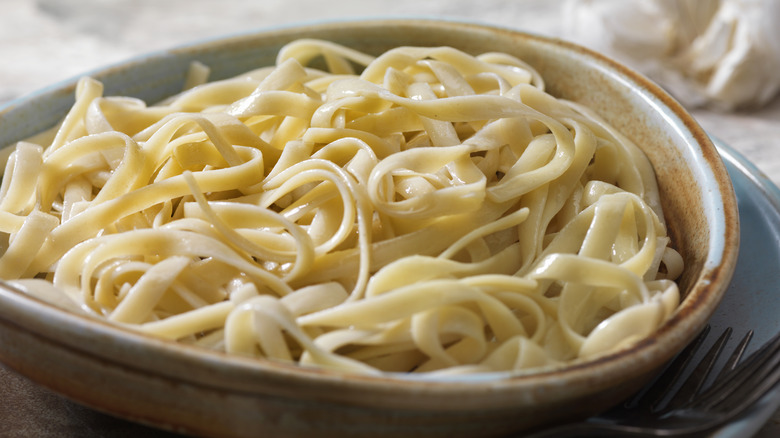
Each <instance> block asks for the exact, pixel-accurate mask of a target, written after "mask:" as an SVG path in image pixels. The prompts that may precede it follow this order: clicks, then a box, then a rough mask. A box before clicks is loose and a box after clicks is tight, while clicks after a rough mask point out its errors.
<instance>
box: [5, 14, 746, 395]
mask: <svg viewBox="0 0 780 438" xmlns="http://www.w3.org/2000/svg"><path fill="white" fill-rule="evenodd" d="M422 26H425V27H428V28H432V27H435V28H438V29H443V30H448V29H451V30H452V31H453V32H462V31H464V30H466V31H472V32H483V33H500V34H504V35H507V36H509V37H511V38H515V39H518V40H525V41H534V42H536V43H541V44H545V45H551V46H556V47H557V48H559V49H562V50H564V51H569V52H576V53H577V54H579V55H580V56H583V57H587V58H590V59H592V60H593V61H594V62H595V63H597V64H599V65H600V67H601V68H604V69H609V70H613V71H615V72H617V75H619V76H620V77H621V78H622V79H623V80H624V81H628V82H631V83H633V84H634V85H635V86H636V87H637V88H639V89H640V90H641V92H643V93H645V94H646V95H648V96H650V97H651V98H652V99H655V100H657V101H658V102H660V104H661V105H662V106H665V107H666V109H667V110H668V111H669V112H670V113H672V114H673V116H674V117H676V118H677V119H679V120H680V121H682V123H683V124H684V129H685V130H687V131H688V132H689V133H690V135H691V136H692V138H693V139H694V142H695V143H696V144H697V145H698V146H699V147H700V148H701V153H702V154H703V156H704V159H705V161H706V164H707V166H708V167H709V168H710V171H711V172H712V174H713V175H715V179H716V183H717V185H718V192H717V193H713V194H712V196H716V195H721V199H720V201H721V202H722V204H723V208H722V213H723V215H724V220H725V227H724V231H723V236H722V239H723V242H724V243H723V248H722V251H721V253H720V254H713V253H712V251H713V249H712V248H710V254H708V260H709V259H712V258H714V259H718V258H720V262H718V263H716V266H714V267H712V268H709V267H707V266H704V267H703V269H702V272H701V273H700V275H699V276H698V278H696V280H695V282H694V283H693V285H692V287H691V288H690V290H689V291H688V292H687V295H686V297H685V299H684V301H683V302H682V303H681V305H680V307H679V309H678V310H677V312H676V313H675V314H674V315H673V316H672V317H671V318H670V319H669V320H667V321H666V322H665V323H664V324H663V325H662V326H661V327H660V328H659V329H658V330H657V332H656V333H655V334H653V335H652V336H650V337H648V338H646V339H644V340H642V341H640V342H638V343H636V344H634V345H632V346H631V347H629V348H626V349H622V350H620V351H616V352H614V353H611V354H607V355H604V356H601V357H598V358H596V359H594V360H586V361H580V362H576V363H573V364H570V365H567V366H565V367H562V368H558V369H550V370H542V371H536V372H530V373H520V374H512V375H507V374H501V376H505V377H495V378H493V377H489V376H486V377H484V378H482V377H480V378H475V379H464V380H458V379H449V380H446V381H437V380H426V379H424V378H423V379H419V378H407V377H396V376H393V375H381V376H372V375H355V374H348V373H344V372H340V371H331V370H323V369H311V368H305V367H300V366H297V365H294V364H287V363H279V362H273V361H265V360H257V359H252V358H245V357H239V356H234V355H228V354H225V353H221V352H216V351H210V350H206V349H202V348H199V347H193V346H188V345H183V344H180V343H177V342H175V341H168V340H163V339H158V338H155V337H151V336H149V335H145V334H142V333H137V332H133V331H131V330H125V329H123V328H121V327H118V326H115V325H112V324H110V323H108V322H104V321H102V320H98V319H95V318H92V317H88V316H83V315H78V314H75V313H70V312H67V311H64V310H61V309H59V308H57V307H55V306H52V305H50V304H48V303H45V302H42V301H39V300H37V299H35V298H32V297H29V296H27V295H26V294H23V293H22V292H19V291H16V290H15V289H14V288H12V287H10V286H8V285H5V284H3V285H2V286H3V287H2V288H0V298H2V299H5V300H8V301H9V302H12V303H13V304H14V306H15V307H17V308H18V309H19V313H18V314H19V320H18V321H19V323H18V325H20V326H25V327H24V328H25V329H27V330H29V331H31V332H37V333H41V334H42V335H43V336H45V337H48V338H50V339H54V338H55V337H56V338H57V339H56V341H57V342H59V343H61V344H64V345H68V347H69V348H71V349H74V350H80V351H82V352H83V353H84V354H85V355H92V356H95V357H96V358H99V359H100V360H103V361H110V362H113V361H117V363H118V364H119V365H121V366H125V367H128V368H133V369H135V370H137V371H140V372H143V373H147V374H152V375H158V376H165V378H168V379H171V380H173V381H179V382H182V383H186V384H190V385H195V386H201V387H205V388H208V387H213V388H215V389H218V390H226V389H227V388H228V387H230V388H232V389H233V390H235V391H238V392H244V393H257V394H274V393H275V391H277V390H281V391H282V392H287V393H289V396H290V397H294V394H295V389H296V388H301V387H304V386H305V387H307V388H312V389H313V388H317V389H319V390H321V391H322V393H323V394H328V395H327V398H328V400H331V401H334V402H342V403H347V404H348V403H350V394H353V393H355V392H361V393H366V392H370V393H376V394H377V399H378V400H379V399H383V400H385V401H382V400H379V401H378V403H382V404H385V403H386V404H387V405H388V406H391V405H393V406H401V407H409V408H414V409H437V406H434V405H431V400H432V399H435V400H439V401H445V400H447V399H452V398H456V399H461V400H463V399H462V398H468V397H474V396H477V395H480V394H481V395H484V396H485V397H484V398H479V399H480V400H481V401H480V406H481V407H482V408H485V409H488V408H490V407H491V406H495V407H497V408H498V407H504V406H506V405H507V404H508V403H509V404H512V403H515V404H517V403H520V402H518V401H512V400H515V399H516V398H517V397H518V394H525V395H524V397H525V398H527V399H528V402H529V403H531V402H533V399H536V398H537V397H538V398H539V399H544V398H546V397H547V396H546V395H545V392H546V391H547V389H549V388H561V387H567V388H568V391H570V392H568V396H567V397H576V396H578V395H587V393H589V392H592V391H593V390H594V388H595V389H596V390H598V389H599V388H609V387H610V386H612V385H613V384H614V382H616V381H621V379H625V378H627V377H630V376H634V375H638V374H646V373H649V372H652V371H653V370H654V369H656V368H657V367H658V366H660V365H661V364H662V363H663V362H665V361H666V360H667V359H669V358H670V357H671V356H672V355H673V354H674V353H675V352H676V351H678V350H679V349H681V348H682V347H683V346H684V345H685V344H686V343H687V342H688V341H689V340H690V339H692V338H693V336H695V334H696V332H697V331H698V329H700V328H701V327H703V326H704V324H705V323H706V321H707V319H709V317H710V316H711V314H712V312H713V311H714V310H715V307H716V306H717V304H718V303H719V302H720V298H721V297H722V295H723V293H724V292H725V290H726V288H727V286H728V282H729V280H730V278H731V276H732V274H733V272H734V269H735V266H736V257H737V249H738V244H739V218H738V210H737V205H736V198H735V196H734V192H733V188H732V186H731V180H730V179H729V177H728V174H727V172H726V168H725V166H724V164H723V162H722V161H721V159H720V157H719V155H718V153H717V151H716V149H715V147H714V145H713V144H712V143H711V141H710V139H709V137H708V136H707V135H706V133H705V132H704V131H703V129H702V128H701V127H700V126H699V125H698V124H697V123H696V122H695V120H694V119H693V118H692V116H691V115H690V114H688V113H687V112H686V111H685V110H684V109H683V107H682V106H681V105H680V104H679V103H678V102H677V101H675V100H674V99H673V98H671V97H670V96H669V95H668V94H667V93H666V92H664V91H663V90H662V89H661V88H660V87H659V86H657V85H656V84H655V83H653V82H651V81H649V80H648V79H646V78H645V77H644V76H642V75H640V74H638V73H636V72H634V71H633V70H631V69H628V68H626V67H624V66H622V65H620V64H618V63H616V62H614V61H612V60H610V59H608V58H606V57H604V56H602V55H600V54H598V53H596V52H593V51H591V50H588V49H585V48H582V47H579V46H577V45H574V44H571V43H567V42H563V41H559V40H556V39H552V38H547V37H543V36H538V35H532V34H527V33H524V32H520V31H515V30H510V29H501V28H496V27H492V26H484V25H479V24H469V23H461V22H452V21H442V20H427V19H424V20H409V19H403V20H367V21H366V20H362V21H343V22H342V21H340V22H330V23H324V24H315V25H311V26H309V27H306V26H304V27H301V26H296V27H290V28H282V29H274V30H271V31H267V32H265V31H264V32H256V33H251V34H246V35H239V36H236V37H233V38H223V39H219V40H215V41H213V42H207V43H203V44H195V45H192V46H187V47H183V48H178V49H176V50H173V51H170V53H187V52H190V51H196V50H198V49H199V48H200V49H202V48H203V47H204V46H209V45H216V46H219V45H222V44H225V43H226V42H228V41H229V42H231V43H235V42H240V41H241V40H243V39H244V38H248V40H255V39H259V38H262V37H263V36H264V35H272V36H273V37H274V38H276V39H285V38H286V37H290V36H295V35H297V34H299V33H300V32H301V31H306V30H317V29H336V28H338V29H344V30H349V29H353V30H355V29H370V28H373V27H396V28H397V29H398V30H399V32H400V31H402V29H403V28H405V27H414V28H420V27H422ZM249 43H251V41H249ZM142 61H143V60H141V61H139V62H142ZM131 64H132V63H126V64H122V65H119V66H117V67H113V68H109V69H104V70H101V71H102V72H104V73H105V74H110V73H111V72H115V71H118V70H121V69H122V68H127V66H129V65H131ZM123 66H124V67H123ZM68 87H75V82H74V83H73V84H70V85H67V84H66V85H65V86H64V87H63V90H64V91H65V92H69V91H68ZM71 90H72V88H71ZM60 91H61V90H58V92H60ZM710 241H712V237H711V238H710ZM3 297H4V298H3ZM35 318H37V319H38V320H39V321H38V322H35V321H33V320H34V319H35ZM11 323H12V324H15V323H14V321H11ZM51 327H57V328H58V330H57V333H55V334H52V333H51V332H52V330H51ZM47 328H49V330H47ZM85 336H99V337H104V338H111V339H112V340H114V343H115V344H116V345H117V348H118V349H119V350H121V351H124V352H133V351H134V352H140V351H142V352H143V355H144V358H143V359H142V360H138V361H136V362H132V363H128V362H122V361H120V360H119V359H114V358H112V357H111V356H109V355H108V353H106V352H102V351H99V350H96V349H93V348H90V346H89V345H88V344H85V343H83V342H80V341H79V337H82V338H83V337H85ZM168 365H171V366H172V367H171V368H169V367H168ZM185 368H195V369H200V370H204V371H205V372H206V374H207V375H209V376H211V378H207V379H203V378H202V376H199V377H198V378H197V379H194V380H192V379H190V378H188V375H187V374H186V373H181V372H180V370H182V369H185ZM225 385H227V386H225ZM285 388H288V389H285ZM411 395H413V397H410V396H411ZM417 397H419V399H420V401H419V402H418V401H415V398H417ZM445 404H446V403H445ZM462 406H463V409H468V408H469V407H470V404H469V403H464V404H462ZM438 407H441V406H438Z"/></svg>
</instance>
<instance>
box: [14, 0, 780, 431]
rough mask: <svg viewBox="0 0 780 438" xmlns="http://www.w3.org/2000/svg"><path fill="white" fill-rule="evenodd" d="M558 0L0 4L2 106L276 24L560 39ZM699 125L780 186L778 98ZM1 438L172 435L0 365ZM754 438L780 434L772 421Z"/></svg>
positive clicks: (700, 115)
mask: <svg viewBox="0 0 780 438" xmlns="http://www.w3.org/2000/svg"><path fill="white" fill-rule="evenodd" d="M561 5H562V1H561V0H488V1H479V2H478V1H468V0H434V1H426V2H422V1H419V0H393V1H376V0H339V1H334V2H320V1H315V0H265V1H248V0H247V1H244V0H221V1H208V0H164V1H160V0H3V1H2V5H1V6H2V14H0V56H1V57H2V59H3V63H2V64H0V104H2V103H4V102H7V101H10V100H13V99H15V98H19V97H23V96H24V95H26V94H29V93H32V92H34V91H36V90H38V89H41V88H43V87H45V86H48V85H51V84H53V83H56V82H58V81H60V80H64V79H68V78H71V77H73V76H76V75H79V74H82V73H84V72H87V71H90V70H92V69H96V68H99V67H103V66H106V65H109V64H112V63H116V62H120V61H123V60H126V59H128V58H130V57H133V56H136V55H140V54H143V53H148V52H151V51H156V50H164V49H167V48H171V47H174V46H177V45H180V44H185V43H190V42H194V41H200V40H206V39H209V38H212V37H218V36H225V35H231V34H237V33H242V32H246V31H250V30H254V29H260V28H264V27H270V26H281V25H287V24H294V23H300V22H311V21H317V20H331V19H344V18H377V17H394V18H398V17H418V18H419V17H436V18H446V19H454V20H466V21H476V22H481V23H486V24H493V25H499V26H503V27H511V28H517V29H521V30H525V31H529V32H533V33H540V34H546V35H553V36H557V35H559V34H560V31H561V29H560V28H559V26H560V20H559V16H560V8H561ZM692 113H693V115H694V116H695V117H696V118H697V119H698V121H699V123H701V125H702V126H703V127H704V128H705V129H706V130H707V131H708V132H709V133H710V134H711V135H713V136H715V137H718V138H720V139H721V140H723V141H724V142H726V143H727V144H729V145H730V146H732V147H733V148H734V149H736V150H737V151H739V152H741V153H742V154H744V155H745V156H746V157H747V158H748V159H749V160H751V161H752V162H753V163H755V164H756V165H757V167H758V168H759V169H760V170H761V171H762V172H764V173H765V174H766V175H767V176H768V177H769V179H771V180H772V181H774V182H775V183H776V184H780V153H778V151H777V150H776V149H778V148H780V99H775V100H774V101H773V102H772V103H771V104H770V105H768V106H767V107H766V108H763V109H761V110H756V111H751V112H739V113H722V112H715V111H708V110H701V109H697V110H693V111H692ZM0 425H2V431H0V435H3V436H19V437H22V436H24V437H27V436H36V437H47V436H52V437H54V436H56V437H71V436H73V437H76V436H79V437H100V436H112V437H123V436H137V435H138V434H140V433H144V434H145V435H146V436H166V435H167V434H166V433H164V432H160V431H155V430H150V429H146V428H145V427H143V426H140V425H136V424H133V423H128V422H124V421H121V420H116V419H114V418H112V417H109V416H107V415H103V414H100V413H98V412H95V411H92V410H90V409H87V408H84V407H81V406H80V405H77V404H75V403H72V402H70V401H68V400H66V399H64V398H62V397H60V396H58V395H56V394H53V393H51V392H49V391H48V390H45V389H43V388H40V387H38V386H36V385H35V384H33V383H31V382H29V381H27V380H26V379H24V378H22V377H20V376H18V375H16V374H15V373H13V372H11V371H9V370H7V369H5V368H3V367H2V366H0ZM757 436H758V437H762V438H763V437H774V436H780V415H775V416H774V417H773V418H772V419H770V421H769V422H768V423H767V424H766V426H765V427H764V428H763V429H762V430H761V431H760V432H759V433H758V435H757Z"/></svg>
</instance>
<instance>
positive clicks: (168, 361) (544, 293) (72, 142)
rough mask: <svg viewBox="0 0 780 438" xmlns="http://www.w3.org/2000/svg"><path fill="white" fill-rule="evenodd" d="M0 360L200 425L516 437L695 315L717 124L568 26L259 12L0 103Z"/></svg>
mask: <svg viewBox="0 0 780 438" xmlns="http://www.w3.org/2000/svg"><path fill="white" fill-rule="evenodd" d="M0 144H2V145H3V146H4V149H2V150H3V152H4V155H3V157H4V160H5V163H6V164H5V166H4V173H3V179H2V185H1V186H0V228H2V236H3V242H2V248H3V250H2V256H0V278H2V280H3V281H2V287H1V288H0V360H2V362H4V363H5V364H6V365H7V366H8V367H10V368H11V369H14V370H16V371H18V372H20V373H21V374H23V375H26V376H28V377H29V378H31V379H33V380H34V381H36V382H38V383H40V384H41V385H43V386H46V387H48V388H51V389H53V390H54V391H56V392H59V393H61V394H64V395H65V396H67V397H70V398H72V399H74V400H76V401H78V402H80V403H83V404H85V405H87V406H91V407H94V408H96V409H99V410H102V411H105V412H108V413H111V414H114V415H117V416H120V417H123V418H127V419H131V420H135V421H140V422H143V423H147V424H151V425H155V426H158V427H163V428H170V429H173V430H177V431H182V432H186V433H192V434H197V435H209V436H249V435H256V434H258V433H264V434H268V435H270V436H306V435H311V434H316V435H317V436H323V435H327V436H401V435H403V436H448V437H453V436H473V435H480V436H503V435H506V434H509V433H512V432H517V431H521V430H527V429H528V428H532V427H538V426H543V425H546V424H554V423H556V422H561V421H566V420H570V419H573V418H577V417H582V416H586V415H589V414H593V413H595V412H598V411H599V410H603V409H605V408H607V407H609V406H611V405H613V404H615V403H617V402H618V401H620V400H622V399H624V398H626V397H627V396H629V395H630V394H631V393H632V392H633V391H635V390H637V389H638V388H639V387H640V386H641V385H642V384H643V383H645V382H646V381H647V380H648V379H650V378H651V377H652V376H653V374H654V373H656V372H657V371H658V370H659V369H660V368H661V367H662V366H663V365H664V364H665V363H666V362H667V361H668V360H670V358H672V357H673V356H674V355H675V354H676V353H677V352H678V351H679V350H680V349H681V348H682V347H683V346H684V345H685V344H686V343H687V342H688V341H690V340H691V339H692V338H693V337H694V336H695V335H696V334H697V332H698V331H699V330H701V329H702V327H703V326H704V325H705V324H706V322H707V320H708V318H709V317H710V315H711V314H712V312H713V311H714V309H715V307H716V306H717V304H718V302H719V301H720V299H721V297H722V295H723V293H724V292H725V290H726V287H727V285H728V282H729V280H730V277H731V275H732V273H733V271H734V267H735V259H736V254H737V247H738V238H739V237H738V236H739V230H738V215H737V207H736V201H735V198H734V193H733V190H732V187H731V183H730V180H729V178H728V175H727V173H726V170H725V167H724V165H723V163H722V162H721V161H720V159H719V157H718V154H717V153H716V150H715V148H714V147H713V145H712V144H711V142H710V140H709V139H708V137H707V136H706V135H705V133H704V132H703V131H702V129H701V128H700V127H699V126H698V124H697V123H696V122H695V121H694V120H693V119H692V117H691V116H690V115H689V114H688V113H686V112H685V110H684V109H683V108H682V107H681V106H680V105H679V104H678V103H677V102H675V101H674V100H673V99H672V98H671V97H669V96H668V95H667V94H666V93H665V92H664V91H663V90H661V89H660V88H659V87H658V86H656V85H655V84H653V83H651V82H650V81H648V80H647V79H645V78H644V77H642V76H640V75H638V74H637V73H635V72H633V71H631V70H629V69H627V68H625V67H623V66H621V65H619V64H617V63H615V62H613V61H611V60H609V59H607V58H605V57H603V56H600V55H599V54H596V53H592V52H590V51H588V50H585V49H583V48H580V47H578V46H575V45H573V44H570V43H566V42H561V41H558V40H553V39H548V38H544V37H540V36H535V35H529V34H525V33H521V32H517V31H514V30H508V29H499V28H493V27H488V26H481V25H475V24H464V23H455V22H445V21H430V20H380V21H350V22H338V23H321V24H316V25H305V26H296V27H286V28H280V29H272V30H263V31H258V32H255V33H250V34H246V35H240V36H233V37H227V38H224V39H220V40H216V41H209V42H204V43H197V44H192V45H189V46H185V47H181V48H177V49H175V50H170V51H166V52H161V53H154V54H150V55H148V56H145V57H142V58H138V59H134V60H131V61H128V62H126V63H123V64H120V65H116V66H112V67H110V68H106V69H103V70H99V71H95V72H92V73H90V74H87V75H85V76H83V77H80V78H76V79H74V80H72V81H68V82H66V83H63V84H59V85H57V86H54V87H52V88H49V89H46V90H44V91H42V92H40V93H36V94H33V95H31V96H29V97H27V98H25V99H21V100H19V101H17V102H14V103H12V104H11V105H7V106H6V107H4V108H2V109H0Z"/></svg>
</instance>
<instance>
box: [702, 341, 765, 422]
mask: <svg viewBox="0 0 780 438" xmlns="http://www.w3.org/2000/svg"><path fill="white" fill-rule="evenodd" d="M779 366H780V333H778V334H777V335H775V336H774V337H773V338H772V339H771V340H770V341H769V342H767V343H766V344H764V345H763V346H762V347H761V348H760V349H759V350H757V351H755V352H753V354H751V355H750V356H748V357H747V359H745V360H744V361H743V362H742V363H740V364H739V365H737V366H736V367H735V368H734V370H733V371H731V372H730V373H728V374H727V375H726V376H725V377H724V379H723V380H719V381H717V382H715V384H713V385H712V386H711V387H710V388H709V389H708V390H707V391H705V392H704V393H703V394H702V396H701V397H699V398H698V399H697V401H696V402H695V403H692V404H691V405H690V406H691V407H696V408H703V409H713V408H715V407H716V406H720V407H723V405H724V402H725V401H727V400H731V404H735V403H738V402H739V401H741V400H742V399H747V398H748V397H747V396H746V395H745V393H746V392H747V393H748V394H749V393H750V391H758V390H768V389H769V388H771V387H772V386H774V384H775V383H777V379H778V378H780V374H779V373H777V372H776V371H778V367H779Z"/></svg>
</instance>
